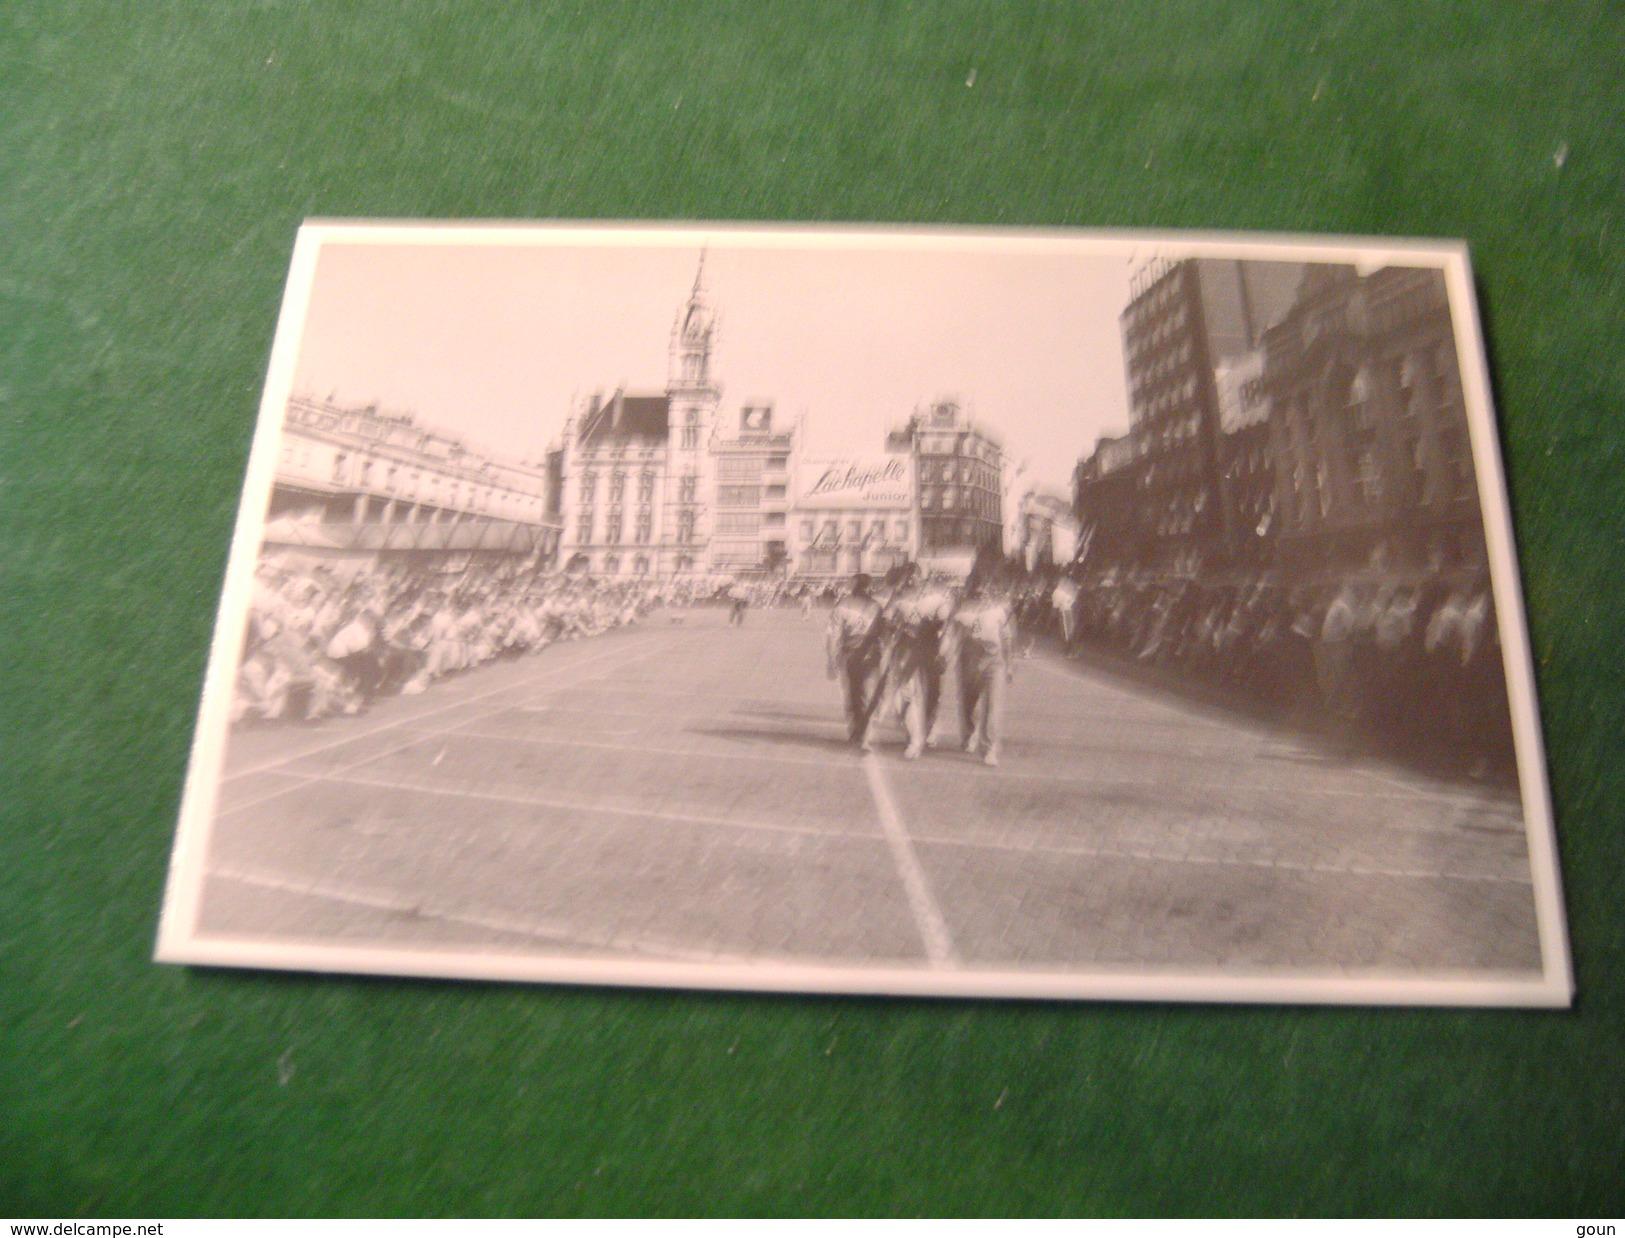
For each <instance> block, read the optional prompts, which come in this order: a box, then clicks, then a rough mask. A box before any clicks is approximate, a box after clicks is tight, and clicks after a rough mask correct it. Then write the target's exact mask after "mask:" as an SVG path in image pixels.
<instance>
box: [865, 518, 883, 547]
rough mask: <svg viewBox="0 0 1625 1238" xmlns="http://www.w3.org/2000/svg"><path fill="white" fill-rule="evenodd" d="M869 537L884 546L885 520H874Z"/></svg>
mask: <svg viewBox="0 0 1625 1238" xmlns="http://www.w3.org/2000/svg"><path fill="white" fill-rule="evenodd" d="M869 538H870V540H871V541H873V542H875V543H877V544H878V545H881V546H884V545H885V544H886V522H885V521H884V520H877V521H875V523H874V527H873V528H871V529H870V530H869Z"/></svg>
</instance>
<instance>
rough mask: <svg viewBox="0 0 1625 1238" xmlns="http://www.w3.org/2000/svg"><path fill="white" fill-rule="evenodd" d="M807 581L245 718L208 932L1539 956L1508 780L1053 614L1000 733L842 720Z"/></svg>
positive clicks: (222, 814)
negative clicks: (793, 601) (1422, 756)
mask: <svg viewBox="0 0 1625 1238" xmlns="http://www.w3.org/2000/svg"><path fill="white" fill-rule="evenodd" d="M826 614H827V612H826V611H824V610H822V609H817V610H814V611H813V612H812V613H811V614H810V615H804V614H803V613H802V612H801V611H800V610H798V609H797V608H784V609H768V610H752V611H750V612H749V614H748V615H747V616H746V620H745V622H744V623H743V625H741V626H737V627H736V626H731V625H730V624H729V623H728V620H727V611H726V610H725V609H724V608H721V607H703V606H697V607H690V608H669V609H666V610H657V611H655V612H654V613H652V614H651V615H649V616H648V617H647V619H646V620H645V621H643V622H641V623H639V624H636V625H632V626H628V627H624V628H619V629H616V630H614V631H612V632H609V633H606V634H604V635H602V636H599V637H596V638H592V639H585V640H580V641H573V642H564V643H559V644H555V645H552V646H550V647H548V648H546V649H544V650H542V651H540V652H539V653H537V654H535V655H533V656H530V657H526V658H523V659H519V660H514V661H499V662H495V663H492V664H489V665H486V666H483V667H480V668H478V669H475V670H471V671H468V672H466V673H465V674H462V675H459V676H455V677H453V678H449V679H446V680H443V681H441V682H438V683H436V684H434V685H432V686H431V687H430V688H429V690H428V691H426V692H424V693H423V694H421V695H416V696H401V697H394V698H390V699H384V700H381V701H379V702H378V703H377V704H376V705H375V706H374V707H373V708H372V709H371V710H370V711H368V712H367V713H365V714H362V715H360V716H355V717H345V716H333V717H328V718H325V719H322V720H321V721H319V722H316V723H312V724H309V725H279V726H260V727H255V726H248V727H245V728H240V729H236V730H234V732H233V734H232V736H231V739H230V744H229V751H228V756H227V763H226V768H225V770H224V772H223V776H222V781H221V784H220V788H219V801H218V806H217V811H216V816H215V826H214V829H213V832H212V836H211V838H210V841H209V849H208V854H207V859H206V863H205V869H206V874H207V875H206V880H205V885H204V890H203V898H202V905H201V910H200V916H199V921H198V928H197V932H198V936H199V938H200V939H207V938H209V937H216V936H218V937H230V938H234V939H238V940H241V939H250V940H252V939H269V940H275V941H279V942H284V943H286V942H292V941H308V942H313V943H322V944H327V945H343V944H353V945H357V946H363V945H376V946H386V947H390V948H396V949H424V950H442V949H450V950H461V951H467V950H475V951H479V952H491V953H504V952H513V953H522V954H524V955H526V956H528V957H541V958H547V957H568V958H605V957H610V958H617V959H628V958H630V959H645V960H649V961H666V962H690V963H692V962H701V963H712V962H743V963H751V964H772V963H798V964H817V965H824V964H827V965H835V966H842V967H848V966H855V967H863V966H885V967H897V966H903V967H930V968H944V969H992V970H1000V971H1010V970H1023V969H1033V970H1042V971H1054V970H1063V969H1064V970H1072V969H1077V968H1108V969H1109V968H1113V967H1123V968H1132V969H1135V970H1137V971H1145V970H1155V969H1158V968H1168V969H1182V970H1188V969H1192V968H1198V969H1207V968H1212V967H1215V966H1223V967H1225V968H1227V969H1243V970H1245V969H1246V968H1249V967H1252V966H1257V967H1268V968H1271V969H1277V970H1279V969H1281V968H1286V969H1289V970H1291V969H1300V968H1301V969H1306V970H1314V971H1320V972H1324V971H1326V970H1328V969H1330V970H1334V971H1342V970H1345V969H1346V970H1347V971H1349V972H1351V973H1359V972H1361V971H1363V970H1364V969H1382V970H1384V971H1386V972H1392V971H1396V970H1397V972H1398V973H1399V974H1408V973H1410V972H1412V971H1415V972H1423V971H1425V972H1429V973H1437V972H1440V971H1452V972H1453V971H1456V970H1457V969H1461V970H1471V971H1474V972H1478V973H1480V974H1483V973H1484V972H1486V971H1488V972H1506V973H1517V974H1526V973H1528V972H1532V971H1538V970H1539V967H1540V955H1539V947H1538V942H1537V935H1536V927H1535V912H1534V895H1533V889H1532V885H1531V870H1530V862H1529V856H1528V853H1527V849H1526V845H1525V834H1524V829H1523V823H1522V817H1521V813H1520V811H1519V807H1518V804H1517V801H1516V799H1515V797H1514V796H1513V795H1512V793H1510V792H1508V791H1505V790H1500V789H1497V788H1494V787H1489V786H1482V785H1478V784H1475V783H1472V782H1470V781H1465V780H1464V781H1460V782H1447V781H1441V780H1436V779H1433V778H1430V777H1426V776H1423V775H1421V774H1418V773H1415V772H1411V771H1407V770H1405V769H1403V768H1400V767H1398V766H1395V765H1393V764H1390V763H1385V762H1379V761H1377V760H1374V759H1367V758H1360V757H1349V756H1346V755H1339V754H1337V753H1334V752H1331V751H1329V750H1328V751H1322V750H1321V748H1320V746H1319V744H1318V741H1314V740H1310V739H1307V738H1304V737H1302V736H1294V735H1292V734H1288V733H1286V732H1282V731H1277V730H1273V729H1270V728H1268V727H1266V726H1264V725H1262V724H1259V723H1255V722H1250V721H1247V720H1244V719H1242V718H1241V717H1239V716H1237V715H1234V714H1231V713H1228V712H1224V711H1220V710H1217V709H1213V708H1210V707H1207V706H1203V705H1199V704H1194V703H1192V702H1190V701H1189V700H1186V699H1183V698H1181V697H1178V696H1175V695H1171V694H1167V693H1163V692H1160V691H1158V690H1156V689H1152V688H1146V687H1142V686H1135V685H1132V684H1130V683H1129V681H1127V680H1125V679H1123V678H1121V677H1119V676H1116V675H1114V674H1112V673H1111V672H1110V671H1106V670H1101V669H1098V668H1094V667H1091V666H1090V665H1089V664H1087V663H1081V662H1069V661H1066V660H1064V659H1062V658H1060V657H1058V656H1057V655H1055V654H1054V653H1052V652H1050V651H1049V650H1047V649H1046V648H1044V647H1043V646H1040V647H1039V648H1038V649H1037V650H1036V651H1035V652H1033V654H1032V655H1031V656H1030V657H1028V658H1025V659H1023V660H1021V661H1019V662H1018V663H1017V666H1016V676H1015V681H1014V684H1013V685H1012V687H1011V690H1010V694H1009V705H1008V717H1007V720H1006V727H1005V735H1006V738H1005V741H1004V744H1003V747H1002V752H1001V757H1002V761H1001V764H1000V765H999V766H998V767H997V768H988V767H986V766H984V765H983V764H982V763H981V762H979V761H978V760H977V759H976V758H975V757H974V756H971V755H967V754H965V753H963V752H961V751H960V750H959V744H958V736H957V733H956V730H955V726H954V722H955V718H954V710H953V702H954V699H955V696H954V686H953V684H952V679H951V676H950V680H949V682H948V684H947V685H946V686H945V697H944V702H943V715H944V716H943V724H944V725H943V727H942V742H940V743H939V744H937V746H935V747H934V748H933V749H931V750H928V751H927V752H926V753H925V754H924V756H923V757H922V758H921V759H920V760H918V761H905V760H903V759H902V751H903V732H902V730H901V727H900V726H898V724H897V723H896V722H895V720H893V719H887V720H886V721H885V722H884V724H883V725H881V726H880V727H878V728H877V734H876V738H877V741H878V743H877V749H878V750H877V752H876V753H875V754H873V755H869V756H864V755H862V754H860V753H859V752H857V751H856V750H855V749H854V748H852V747H851V746H850V745H849V744H848V743H847V741H846V734H845V726H844V723H843V721H842V717H841V712H840V703H839V698H838V689H837V686H836V685H835V684H833V683H830V682H828V681H827V680H826V678H825V667H824V645H823V636H824V632H823V622H824V618H825V615H826Z"/></svg>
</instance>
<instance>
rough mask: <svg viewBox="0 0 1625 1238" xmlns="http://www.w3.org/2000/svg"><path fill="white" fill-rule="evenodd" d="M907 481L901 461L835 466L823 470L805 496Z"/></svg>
mask: <svg viewBox="0 0 1625 1238" xmlns="http://www.w3.org/2000/svg"><path fill="white" fill-rule="evenodd" d="M907 480H908V474H907V472H906V471H905V469H904V464H903V461H901V460H888V461H886V463H885V464H876V465H869V466H865V467H859V466H858V465H856V464H847V465H844V466H843V465H840V464H836V465H833V466H831V467H830V468H827V469H825V470H824V472H823V474H822V475H821V476H820V477H819V478H818V480H817V481H816V482H815V483H814V484H813V487H812V489H810V490H808V491H807V494H808V496H809V497H811V496H812V495H815V494H833V493H834V492H835V491H837V490H865V489H868V488H869V487H870V486H878V485H883V484H885V483H886V482H906V481H907Z"/></svg>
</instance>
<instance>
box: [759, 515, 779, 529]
mask: <svg viewBox="0 0 1625 1238" xmlns="http://www.w3.org/2000/svg"><path fill="white" fill-rule="evenodd" d="M762 524H763V526H764V527H767V528H775V529H782V528H784V513H783V512H764V513H763V515H762Z"/></svg>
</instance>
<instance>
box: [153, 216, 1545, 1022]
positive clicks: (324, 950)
mask: <svg viewBox="0 0 1625 1238" xmlns="http://www.w3.org/2000/svg"><path fill="white" fill-rule="evenodd" d="M328 244H344V245H401V246H424V245H458V246H494V245H502V246H528V245H535V246H551V247H569V246H579V245H595V246H600V247H632V246H642V247H650V248H658V247H684V248H693V247H695V246H697V245H710V246H712V247H715V248H719V249H722V248H730V249H753V248H754V249H786V248H802V249H815V248H820V247H830V248H842V249H849V250H850V249H863V248H874V249H887V250H893V251H896V250H915V251H929V250H932V249H953V250H956V251H959V252H974V251H983V252H1004V253H1035V252H1044V253H1047V252H1056V253H1067V254H1072V255H1078V256H1090V255H1093V256H1103V257H1104V256H1117V257H1122V258H1124V259H1131V258H1132V257H1133V256H1134V255H1135V254H1136V253H1144V254H1145V255H1146V256H1148V257H1149V256H1151V255H1152V254H1155V255H1158V256H1162V257H1167V258H1171V259H1178V258H1187V257H1193V258H1197V257H1214V258H1219V257H1222V258H1238V259H1251V260H1259V261H1271V260H1273V261H1281V262H1343V263H1357V264H1358V265H1359V266H1361V267H1362V268H1366V269H1371V268H1375V267H1379V266H1384V265H1396V264H1397V265H1408V266H1433V267H1437V268H1438V269H1440V270H1442V271H1443V272H1444V275H1445V280H1446V285H1447V288H1448V292H1449V301H1450V311H1451V321H1452V324H1453V326H1454V329H1455V342H1456V350H1457V362H1458V368H1459V371H1460V374H1461V379H1462V388H1463V397H1464V399H1465V402H1466V412H1467V420H1468V426H1469V430H1470V435H1471V440H1472V444H1473V459H1474V465H1475V472H1476V475H1477V481H1478V490H1479V496H1480V503H1481V508H1482V515H1483V520H1484V532H1485V538H1486V542H1487V544H1488V550H1489V564H1490V574H1491V581H1492V586H1493V589H1494V594H1495V603H1496V613H1497V616H1498V619H1499V625H1500V636H1501V647H1502V651H1503V655H1504V666H1505V672H1506V683H1507V693H1508V701H1509V705H1510V708H1511V716H1512V723H1513V731H1514V739H1515V746H1516V753H1517V768H1518V779H1519V786H1520V789H1521V793H1522V803H1523V811H1524V823H1525V830H1526V837H1527V844H1528V852H1529V861H1530V870H1531V878H1532V882H1533V887H1534V899H1535V912H1536V926H1537V933H1538V936H1539V941H1540V952H1541V972H1540V975H1539V976H1529V975H1526V974H1524V973H1507V974H1501V973H1495V972H1489V971H1472V972H1445V971H1440V972H1430V973H1424V974H1415V973H1407V974H1406V975H1404V976H1402V977H1401V976H1396V975H1394V974H1393V972H1392V971H1388V970H1383V969H1360V970H1353V969H1345V970H1335V971H1333V970H1308V969H1302V970H1300V969H1291V968H1278V967H1271V968H1257V967H1249V968H1228V969H1225V968H1220V969H1214V970H1203V971H1197V970H1173V969H1170V970H1167V971H1160V970H1159V971H1156V972H1145V971H1136V970H1132V969H1126V968H1125V969H1117V968H1093V969H1078V970H1068V971H1057V972H1043V971H1037V970H1021V971H1000V970H994V969H991V968H989V969H981V968H978V969H964V970H939V969H931V968H928V967H926V966H924V965H922V966H920V967H918V968H898V967H861V968H860V967H846V966H838V965H833V964H832V965H828V966H825V965H805V964H797V965H786V964H783V963H780V962H777V961H767V960H764V961H763V962H761V963H748V964H735V963H715V964H710V963H707V964H692V963H667V962H644V961H635V960H627V961H619V960H604V959H574V958H536V957H531V956H525V955H516V954H507V953H482V952H478V951H469V950H466V949H452V948H445V949H425V948H411V949H407V948H393V947H391V948H368V947H357V946H351V945H346V946H338V945H327V944H320V943H295V942H267V941H263V940H257V939H231V938H223V937H213V936H211V937H200V936H199V935H198V934H197V932H196V920H197V915H198V910H199V902H200V896H201V890H202V884H203V880H204V877H205V873H204V867H203V864H204V852H205V849H206V847H207V845H208V840H209V834H210V830H211V828H212V823H213V820H214V815H215V805H216V799H217V795H218V791H219V784H220V777H221V770H222V765H223V762H224V759H225V749H226V740H227V736H228V734H229V715H230V706H231V695H232V690H233V685H234V682H235V679H236V673H237V666H238V662H239V660H240V657H241V647H242V639H243V633H244V629H245V622H246V619H247V614H248V606H249V601H250V598H251V596H252V590H253V577H254V569H255V563H256V560H257V557H258V553H259V547H260V541H261V536H262V533H263V530H264V527H265V523H266V512H267V508H268V506H269V499H270V494H271V488H272V484H273V482H274V480H275V473H276V460H277V449H278V440H279V438H280V436H281V430H282V422H283V417H284V413H285V410H286V407H287V403H288V399H289V397H290V395H291V394H292V387H293V376H294V370H295V366H296V363H297V360H298V354H299V348H300V344H301V342H302V338H303V332H304V324H305V317H306V312H307V310H308V308H309V303H310V296H311V290H312V287H313V284H314V281H315V275H316V266H317V260H318V257H319V255H320V251H321V249H322V248H323V246H325V245H328ZM154 958H155V959H156V960H157V961H158V962H162V963H185V964H202V965H209V966H222V967H248V968H267V969H274V970H295V971H313V972H327V973H342V974H357V975H394V976H416V977H435V978H445V979H475V980H510V981H522V982H552V983H568V984H590V985H624V986H634V987H653V988H681V989H697V990H726V991H748V992H783V993H831V994H852V995H877V994H890V995H897V996H928V997H948V998H952V997H977V998H986V997H995V998H997V997H1003V998H1047V999H1093V1000H1107V1001H1110V1000H1132V1001H1178V1002H1235V1003H1275V1004H1339V1005H1372V1006H1377V1005H1383V1006H1484V1007H1491V1006H1519V1007H1525V1006H1526V1007H1566V1006H1568V1005H1569V1004H1570V1003H1571V1001H1572V999H1573V994H1574V977H1573V970H1572V960H1571V956H1570V951H1569V943H1568V933H1567V926H1566V922H1565V916H1564V911H1563V896H1562V886H1561V878H1560V875H1559V870H1558V862H1557V839H1556V831H1555V827H1554V823H1553V820H1552V812H1551V802H1550V794H1549V790H1548V786H1547V777H1546V763H1545V755H1544V748H1543V745H1542V739H1541V729H1540V720H1539V711H1538V706H1537V703H1536V699H1535V679H1534V670H1533V664H1532V659H1531V655H1530V647H1529V638H1528V629H1527V625H1526V622H1525V616H1524V608H1523V597H1522V590H1521V587H1520V582H1519V574H1518V567H1517V560H1516V556H1515V549H1514V542H1513V535H1512V519H1511V512H1510V506H1509V503H1508V498H1507V491H1506V478H1505V473H1504V471H1503V469H1502V465H1501V452H1500V445H1499V441H1498V437H1497V431H1496V420H1495V416H1494V412H1493V408H1492V404H1491V400H1490V382H1489V370H1488V363H1487V360H1486V356H1485V352H1484V344H1483V338H1482V335H1481V332H1480V325H1479V320H1478V307H1477V301H1476V297H1475V295H1474V290H1473V280H1472V273H1471V268H1470V266H1469V262H1468V254H1467V247H1466V245H1465V243H1463V242H1458V241H1439V240H1420V239H1391V238H1381V237H1348V236H1314V237H1310V236H1296V235H1287V234H1283V235H1259V234H1250V233H1215V232H1182V231H1155V232H1153V231H1137V230H1136V231H1129V230H1086V231H1084V230H1071V229H996V228H956V227H935V226H933V227H919V226H912V225H834V224H811V225H782V224H743V223H658V222H641V223H599V222H592V221H573V222H517V221H438V222H437V221H360V220H336V219H311V220H307V221H306V222H305V223H304V224H303V225H302V226H301V227H300V229H299V232H298V236H297V238H296V240H295V243H294V247H293V255H292V259H291V262H290V265H289V272H288V279H287V285H286V288H285V290H284V293H283V299H282V307H281V311H280V314H279V316H278V320H277V327H276V335H275V338H274V341H273V344H272V348H271V356H270V362H269V366H268V371H267V376H266V382H265V387H264V391H263V395H262V398H261V401H260V406H259V417H258V422H257V424H256V428H255V431H254V437H253V444H252V447H251V449H250V454H249V462H248V471H247V477H246V479H245V482H244V486H243V492H242V499H241V502H240V506H239V507H238V511H237V521H236V526H235V530H234V532H233V535H232V542H231V554H230V558H229V560H228V562H227V566H226V573H225V583H224V587H223V590H222V595H221V600H220V606H219V609H218V611H217V612H216V617H215V625H214V635H213V639H212V641H211V644H210V650H209V662H208V668H207V670H206V672H205V676H204V684H203V693H202V701H201V705H200V708H199V712H198V722H197V730H196V733H195V735H194V738H193V743H192V750H191V756H190V759H189V761H188V764H187V774H186V784H185V788H184V791H183V793H182V798H181V805H180V813H179V824H178V827H177V831H176V836H175V843H174V848H173V852H172V854H171V859H170V868H169V877H168V882H167V885H166V889H165V895H164V903H163V910H162V912H161V914H160V917H159V924H158V936H157V943H156V949H155V952H154Z"/></svg>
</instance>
